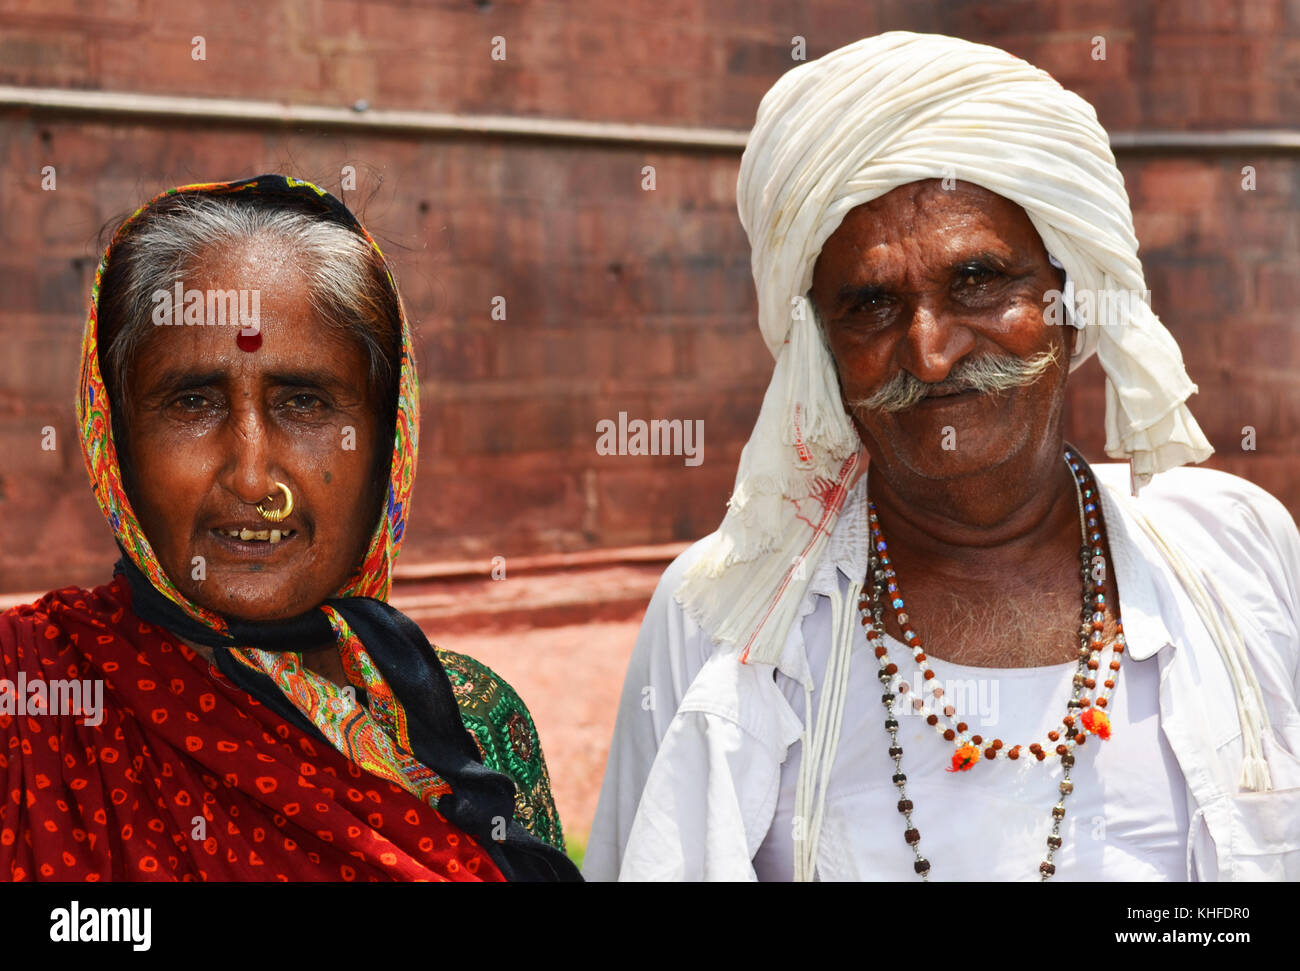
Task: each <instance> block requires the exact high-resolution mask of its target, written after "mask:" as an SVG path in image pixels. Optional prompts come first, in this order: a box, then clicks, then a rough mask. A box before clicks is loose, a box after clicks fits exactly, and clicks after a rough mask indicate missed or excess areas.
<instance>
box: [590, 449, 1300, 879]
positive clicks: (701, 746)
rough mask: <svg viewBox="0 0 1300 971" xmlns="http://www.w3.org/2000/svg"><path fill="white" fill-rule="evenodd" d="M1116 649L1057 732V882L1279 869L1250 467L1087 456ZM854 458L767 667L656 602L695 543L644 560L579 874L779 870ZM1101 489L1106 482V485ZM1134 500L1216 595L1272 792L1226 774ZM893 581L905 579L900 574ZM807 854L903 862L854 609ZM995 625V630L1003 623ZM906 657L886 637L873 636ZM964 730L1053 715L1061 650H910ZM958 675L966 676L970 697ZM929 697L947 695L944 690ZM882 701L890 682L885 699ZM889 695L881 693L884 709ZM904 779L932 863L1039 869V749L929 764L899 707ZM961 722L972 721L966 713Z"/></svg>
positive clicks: (1278, 632) (1017, 728) (838, 872)
mask: <svg viewBox="0 0 1300 971" xmlns="http://www.w3.org/2000/svg"><path fill="white" fill-rule="evenodd" d="M1093 471H1094V473H1095V474H1096V476H1097V480H1098V482H1099V484H1100V486H1101V492H1102V503H1103V513H1104V515H1105V522H1106V524H1107V535H1108V539H1109V541H1110V549H1111V556H1112V564H1111V568H1112V571H1113V574H1114V577H1115V580H1116V582H1117V585H1118V594H1119V606H1120V613H1121V616H1122V619H1123V621H1124V629H1125V633H1126V635H1127V640H1128V651H1127V653H1126V655H1125V657H1124V663H1123V668H1122V670H1121V672H1120V676H1119V679H1118V681H1117V688H1116V691H1115V693H1114V695H1113V700H1112V707H1111V709H1110V714H1111V717H1112V722H1113V733H1112V737H1111V739H1110V740H1109V741H1104V742H1103V741H1101V740H1099V739H1089V743H1088V744H1087V745H1085V746H1084V747H1082V748H1080V749H1078V750H1077V751H1076V758H1077V762H1076V765H1075V768H1074V769H1073V770H1072V774H1071V775H1072V779H1073V781H1074V782H1075V790H1074V794H1073V795H1071V796H1070V798H1069V799H1067V800H1066V801H1065V804H1066V807H1067V808H1066V819H1065V824H1064V825H1063V827H1062V833H1061V835H1062V837H1063V840H1064V846H1063V847H1062V849H1061V850H1060V851H1058V853H1057V855H1056V857H1055V861H1056V863H1057V876H1056V879H1058V880H1072V879H1073V880H1102V879H1105V880H1112V881H1114V880H1169V879H1199V880H1213V879H1219V880H1232V879H1238V880H1252V879H1255V880H1258V879H1290V880H1296V879H1300V711H1297V696H1298V695H1300V588H1298V586H1297V584H1298V583H1300V534H1297V531H1296V527H1295V523H1294V521H1293V520H1292V519H1291V516H1290V515H1289V514H1288V513H1287V511H1286V509H1285V507H1283V506H1282V505H1281V503H1279V502H1278V501H1277V500H1276V499H1274V498H1273V497H1272V496H1270V495H1269V494H1268V493H1266V492H1264V491H1263V490H1261V489H1259V488H1258V487H1257V486H1254V485H1252V484H1251V483H1249V482H1247V481H1245V480H1244V479H1240V478H1238V477H1235V476H1231V475H1227V474H1225V473H1221V472H1215V471H1212V470H1208V469H1196V468H1182V469H1176V470H1171V471H1169V472H1165V473H1162V474H1160V475H1158V476H1156V477H1155V479H1154V480H1153V481H1152V483H1151V484H1150V485H1149V486H1147V487H1146V488H1144V489H1143V490H1142V495H1141V498H1140V499H1136V500H1126V499H1125V498H1124V496H1126V495H1127V490H1128V467H1127V466H1126V465H1096V466H1093ZM865 483H866V476H865V475H864V476H863V477H862V479H861V480H860V481H859V483H858V485H857V486H856V487H855V488H854V489H853V491H852V492H851V493H850V495H849V497H848V499H847V501H846V504H845V508H844V510H843V512H842V513H841V515H840V517H839V520H838V522H837V524H836V527H835V530H834V532H833V533H832V536H831V538H830V542H829V544H828V547H827V551H826V553H825V554H824V556H823V557H822V560H821V562H820V564H819V565H818V567H817V569H816V571H815V573H814V575H813V576H812V578H811V579H810V582H809V584H808V589H807V591H806V593H805V597H804V602H803V605H802V609H801V611H800V619H799V620H798V621H797V622H796V623H794V624H793V625H791V629H790V632H789V634H788V636H787V639H786V643H785V647H784V650H783V653H782V657H781V660H780V662H779V663H778V664H777V665H776V666H775V667H773V666H772V665H760V664H754V663H749V664H741V663H740V662H739V660H738V659H737V657H736V655H735V653H734V652H731V651H728V650H724V649H721V648H718V647H717V646H716V645H715V644H714V643H713V641H712V640H711V638H710V637H709V636H708V635H707V634H706V633H704V632H703V631H701V630H700V629H699V628H698V627H697V626H696V625H695V624H694V623H693V622H692V621H691V619H690V618H689V617H688V616H686V614H685V612H684V611H683V610H682V609H681V607H680V606H679V605H678V604H677V602H676V601H675V600H674V598H673V593H674V592H675V590H676V589H677V587H678V585H679V584H680V582H681V579H682V576H683V575H684V573H685V571H686V570H687V569H688V568H689V566H690V564H691V563H692V562H693V561H694V559H695V557H696V556H698V553H699V544H697V545H696V546H693V547H691V548H690V549H688V550H687V551H686V552H685V553H683V554H682V556H680V557H679V558H678V559H677V560H676V561H675V562H674V563H673V564H672V566H670V567H669V569H668V570H667V571H666V572H665V574H664V576H663V578H662V579H661V581H660V583H659V587H658V589H657V590H656V592H655V595H654V597H653V599H652V600H651V603H650V607H649V610H648V611H647V614H646V618H645V621H644V623H643V624H642V628H641V632H640V635H639V637H638V639H637V644H636V648H635V650H634V652H633V656H632V660H631V663H630V665H629V668H628V674H627V678H626V680H625V683H624V687H623V694H622V698H621V701H620V707H619V715H618V721H617V724H616V727H615V731H614V738H613V741H612V744H611V747H610V753H609V761H608V764H607V766H606V773H605V780H604V785H603V788H602V790H601V795H600V802H599V805H598V808H597V811H596V819H595V822H594V824H593V827H592V832H591V836H590V839H589V841H588V845H587V851H586V862H585V865H584V875H585V876H586V877H587V878H588V879H590V880H613V879H624V880H754V879H787V880H788V879H790V878H791V877H792V875H793V854H794V847H795V842H794V841H795V839H796V838H805V833H806V827H805V826H804V821H803V820H801V819H799V818H798V817H797V816H796V815H795V813H794V791H795V783H796V780H797V778H798V773H799V761H800V755H801V750H802V744H801V742H800V737H801V735H802V733H803V729H804V710H803V708H804V694H805V685H809V684H810V685H812V687H813V689H814V693H813V704H814V705H816V704H817V702H818V697H819V696H818V695H817V693H816V692H817V691H818V690H820V688H821V679H822V677H823V675H824V672H825V668H826V663H827V656H828V652H829V650H830V644H831V607H830V599H829V598H830V593H831V591H832V590H833V589H835V590H838V591H839V596H840V597H844V596H847V593H848V585H849V582H850V578H852V579H854V580H856V581H858V582H861V580H862V578H863V576H864V574H865V572H866V558H867V534H866V521H865ZM1121 493H1122V495H1121ZM1127 502H1132V503H1136V505H1137V506H1138V508H1140V509H1141V510H1142V511H1143V512H1144V513H1145V514H1146V516H1147V518H1148V519H1149V520H1150V521H1151V522H1152V523H1154V524H1155V526H1156V527H1157V528H1158V529H1160V530H1161V532H1162V533H1163V535H1165V536H1166V537H1168V538H1170V539H1172V540H1173V541H1174V542H1175V543H1177V544H1178V546H1179V548H1180V549H1182V550H1183V552H1184V554H1185V556H1186V557H1187V558H1188V559H1189V560H1190V561H1191V562H1192V563H1194V564H1197V565H1198V566H1199V567H1201V568H1203V569H1206V570H1208V571H1209V572H1211V573H1212V575H1213V577H1214V579H1215V580H1216V581H1217V582H1218V584H1219V586H1220V587H1221V588H1224V589H1225V590H1226V591H1228V593H1229V595H1230V596H1231V597H1232V598H1233V600H1234V603H1235V604H1237V605H1238V607H1239V608H1240V609H1238V610H1236V615H1237V618H1238V622H1239V623H1243V622H1244V624H1245V629H1243V630H1242V634H1243V636H1244V640H1245V643H1246V646H1247V649H1248V652H1249V657H1250V661H1251V665H1252V669H1253V671H1254V674H1255V677H1256V678H1257V679H1258V681H1259V684H1260V687H1261V690H1262V695H1263V699H1264V704H1265V708H1266V711H1267V714H1268V717H1269V720H1270V723H1271V728H1270V732H1269V733H1268V734H1267V735H1266V737H1265V740H1264V755H1265V758H1266V759H1267V762H1268V767H1269V770H1270V773H1271V776H1272V783H1273V787H1274V788H1273V790H1272V791H1269V792H1262V793H1248V792H1241V791H1239V788H1238V785H1237V780H1238V776H1239V774H1240V770H1241V764H1242V743H1241V724H1240V721H1239V717H1238V711H1237V706H1236V701H1235V697H1234V693H1233V684H1232V681H1231V679H1230V678H1229V676H1228V673H1227V668H1226V666H1225V664H1224V662H1223V661H1222V660H1221V658H1220V655H1219V653H1218V650H1217V648H1216V647H1215V646H1214V644H1213V642H1212V641H1211V639H1210V637H1209V635H1208V633H1207V631H1206V629H1205V627H1204V625H1203V623H1202V622H1201V620H1200V618H1199V617H1198V615H1197V614H1196V612H1195V610H1194V608H1193V607H1192V605H1191V602H1190V601H1189V600H1188V598H1187V595H1186V593H1185V592H1184V591H1183V589H1182V587H1181V585H1180V583H1179V581H1178V580H1177V578H1176V577H1175V575H1174V573H1173V571H1172V569H1171V568H1170V566H1169V564H1168V562H1167V561H1166V560H1165V559H1164V558H1163V557H1162V556H1161V554H1160V553H1158V552H1157V551H1156V549H1155V548H1154V547H1153V545H1152V544H1151V542H1150V541H1149V539H1148V538H1147V537H1146V536H1145V534H1143V533H1142V532H1141V531H1140V529H1139V528H1138V526H1137V525H1136V523H1135V522H1134V520H1133V519H1132V517H1131V515H1130V513H1129V512H1128V508H1127V505H1126V503H1127ZM900 579H901V581H902V582H903V584H904V589H906V578H905V577H902V578H900ZM854 628H855V631H856V635H855V640H854V643H853V648H852V654H851V660H850V664H849V678H850V682H849V688H848V695H847V700H846V702H845V713H844V720H843V726H842V729H841V732H840V739H839V747H838V750H837V754H836V757H835V760H834V763H833V766H832V770H831V774H830V780H829V783H828V787H827V792H826V815H825V821H824V823H823V825H822V827H821V835H820V839H819V841H818V852H817V857H816V876H817V878H818V879H821V880H893V879H916V877H915V874H914V873H913V870H912V861H913V855H912V852H911V850H910V848H909V847H908V846H907V845H906V843H905V842H904V840H903V829H904V828H905V827H904V824H903V818H902V816H901V815H900V814H899V813H898V811H897V808H896V803H897V800H898V791H897V789H896V788H895V787H894V785H893V783H892V781H891V776H892V774H893V771H894V770H893V761H892V760H891V759H890V758H889V757H888V754H887V751H886V749H887V747H888V744H889V736H888V734H887V733H886V731H885V729H884V724H883V723H884V719H885V710H884V707H883V706H882V704H881V701H880V694H881V688H880V682H879V681H878V680H877V678H876V670H877V663H876V660H875V658H874V656H872V654H871V652H870V651H868V650H867V647H866V640H865V637H864V635H863V633H862V630H861V627H860V625H857V624H854ZM1008 636H1014V632H1011V631H1009V632H1008ZM891 646H892V647H894V649H895V651H893V652H891V655H892V654H893V653H895V652H897V653H898V655H899V657H900V658H901V659H902V660H901V661H900V666H901V667H902V668H903V670H904V671H905V672H908V671H909V670H910V669H909V667H907V666H906V665H908V664H911V663H912V662H911V661H910V658H909V657H908V655H907V652H906V651H903V650H902V648H901V646H899V645H897V643H895V644H893V645H891ZM931 666H932V667H933V668H934V669H935V672H936V675H937V676H938V677H939V678H941V679H945V680H948V681H951V682H953V684H954V685H955V686H958V690H960V691H963V692H965V695H964V703H965V706H966V711H967V714H969V715H970V717H966V718H965V720H966V721H967V722H968V723H969V724H971V725H972V730H973V731H980V727H987V728H988V729H989V731H983V732H981V734H983V735H984V736H985V737H986V738H992V737H1000V738H1003V739H1006V740H1007V741H1008V744H1010V742H1011V741H1014V742H1020V743H1024V744H1027V743H1028V742H1029V741H1031V740H1035V739H1039V738H1041V737H1042V736H1043V735H1044V734H1045V732H1046V729H1047V728H1048V727H1050V726H1049V722H1050V723H1052V724H1055V723H1057V722H1059V720H1060V716H1061V715H1062V714H1063V713H1064V705H1065V700H1066V698H1067V697H1068V686H1069V680H1070V675H1071V674H1072V673H1073V670H1074V665H1073V664H1068V665H1059V666H1055V667H1050V668H1031V669H996V668H969V667H960V666H957V665H950V664H945V663H944V662H943V661H939V660H935V659H933V658H932V660H931ZM981 691H982V692H983V695H982V696H981ZM950 697H951V693H950ZM904 700H905V699H904ZM896 707H900V708H901V706H896ZM898 718H899V722H900V729H901V730H900V732H899V738H900V743H901V744H902V746H903V749H904V756H903V771H904V772H905V773H907V775H908V795H909V797H910V798H911V799H912V800H913V802H914V803H915V806H916V810H915V813H914V815H913V822H914V824H915V825H916V826H917V828H918V829H919V830H920V832H921V851H922V853H923V855H925V856H926V857H927V858H929V859H930V860H931V861H932V865H933V869H932V871H931V879H932V880H942V879H948V880H979V879H988V880H1016V879H1026V880H1033V879H1038V873H1037V870H1038V863H1039V862H1040V861H1041V860H1042V859H1044V858H1045V857H1044V854H1045V853H1046V848H1047V847H1046V838H1047V835H1048V833H1049V832H1050V828H1051V820H1050V810H1051V807H1052V805H1054V803H1055V801H1056V798H1057V786H1058V784H1059V781H1060V778H1061V766H1060V764H1059V761H1057V760H1056V759H1050V760H1048V761H1047V762H1044V763H1042V764H1034V765H1030V764H1029V763H1028V761H1027V760H1021V763H1020V764H1017V763H1014V762H1007V761H1003V760H998V761H997V762H993V763H981V764H979V765H977V766H976V767H975V769H974V770H972V771H970V772H962V773H947V772H945V771H943V769H944V768H945V767H946V766H947V765H948V763H949V761H950V759H951V754H952V751H951V745H949V744H948V743H945V742H944V741H943V740H942V739H941V738H940V737H939V736H938V735H937V734H936V733H935V732H934V730H933V729H931V728H929V727H927V726H925V725H924V723H923V721H922V720H921V719H920V718H919V717H916V716H915V715H912V714H911V713H910V712H906V713H904V712H902V711H901V710H900V714H899V715H898ZM977 726H979V727H977Z"/></svg>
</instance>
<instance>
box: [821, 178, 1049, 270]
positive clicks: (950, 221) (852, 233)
mask: <svg viewBox="0 0 1300 971" xmlns="http://www.w3.org/2000/svg"><path fill="white" fill-rule="evenodd" d="M980 254H987V255H991V256H994V257H996V258H998V259H1002V260H1006V261H1013V262H1020V261H1022V260H1025V259H1046V258H1047V251H1046V249H1045V248H1044V246H1043V242H1042V239H1041V237H1040V236H1039V235H1038V231H1037V230H1036V229H1035V228H1034V224H1033V222H1032V220H1031V219H1030V218H1029V214H1028V213H1027V212H1026V211H1025V210H1024V208H1022V207H1021V206H1020V205H1018V204H1017V203H1015V202H1013V201H1011V200H1010V199H1007V198H1006V197H1004V196H1001V195H998V194H997V193H995V192H993V191H991V190H989V189H986V188H984V187H983V186H980V185H976V184H974V183H970V182H963V181H958V180H940V179H922V180H919V181H916V182H909V183H906V184H904V185H900V186H897V187H896V188H894V189H891V190H890V191H888V192H886V193H884V194H883V195H880V196H877V197H876V198H874V199H871V200H870V201H868V202H864V203H861V204H860V205H858V206H856V207H854V208H853V209H850V210H849V211H848V212H847V213H846V214H845V216H844V218H843V220H841V222H840V223H839V225H838V226H837V227H836V228H835V229H834V230H833V231H832V232H831V233H830V235H829V236H828V237H827V239H826V241H825V242H824V243H823V244H822V247H821V250H820V252H819V253H818V256H817V260H816V266H815V268H814V274H813V275H814V281H815V280H816V278H817V276H818V275H819V274H821V273H824V272H825V271H826V268H827V266H828V264H831V263H844V262H845V261H846V260H851V261H854V262H857V263H862V262H873V261H879V260H891V259H892V260H895V261H897V260H898V259H901V258H904V257H905V256H909V255H910V256H911V257H913V258H922V257H924V258H926V259H929V260H935V261H940V262H942V261H948V260H960V259H966V258H970V257H972V256H976V255H980Z"/></svg>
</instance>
